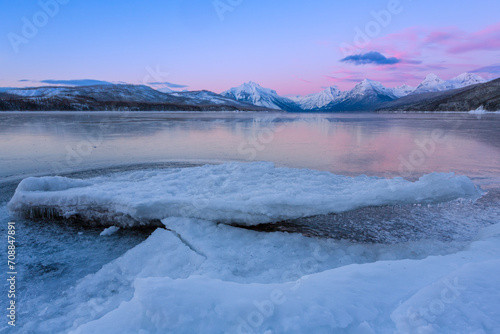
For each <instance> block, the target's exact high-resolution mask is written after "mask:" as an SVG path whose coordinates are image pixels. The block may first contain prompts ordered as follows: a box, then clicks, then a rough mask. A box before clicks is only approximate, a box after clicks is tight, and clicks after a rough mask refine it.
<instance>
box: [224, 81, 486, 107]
mask: <svg viewBox="0 0 500 334" xmlns="http://www.w3.org/2000/svg"><path fill="white" fill-rule="evenodd" d="M485 81H486V80H484V79H483V78H481V77H480V76H478V75H476V74H471V73H463V74H461V75H459V76H457V77H455V78H452V79H450V80H447V81H445V80H442V79H440V78H439V77H437V76H436V75H435V74H429V75H428V76H427V77H426V78H425V79H424V81H423V82H422V83H421V84H419V85H418V86H417V87H411V86H408V85H402V86H400V87H395V88H387V87H385V86H384V85H382V84H381V83H380V82H378V81H373V80H368V79H365V80H363V81H362V82H361V83H359V84H357V85H356V86H355V87H354V88H353V89H352V90H350V91H340V90H339V89H338V88H337V87H327V88H326V89H325V90H323V91H321V92H319V93H315V94H310V95H307V96H295V97H291V98H287V97H282V96H280V95H278V94H277V93H276V91H274V90H272V89H269V88H264V87H261V86H260V85H258V84H256V83H254V82H248V83H245V84H243V85H241V86H238V87H234V88H231V89H229V90H227V91H225V92H223V93H222V94H221V95H224V96H226V97H230V98H233V99H235V100H238V101H244V102H247V103H252V104H255V105H259V106H265V107H272V108H279V109H282V110H286V111H315V112H332V111H373V110H375V109H377V108H378V107H379V106H380V105H382V104H384V103H387V102H390V101H393V100H397V99H400V98H402V97H404V96H408V95H417V94H423V93H427V92H434V91H446V90H450V89H457V88H462V87H467V86H470V85H474V84H477V83H482V82H485Z"/></svg>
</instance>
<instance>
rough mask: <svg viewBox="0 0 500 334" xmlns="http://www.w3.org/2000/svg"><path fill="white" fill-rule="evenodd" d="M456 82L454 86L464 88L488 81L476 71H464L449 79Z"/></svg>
mask: <svg viewBox="0 0 500 334" xmlns="http://www.w3.org/2000/svg"><path fill="white" fill-rule="evenodd" d="M448 81H449V82H452V83H453V84H454V86H455V87H454V88H462V87H466V86H470V85H475V84H478V83H484V82H486V80H485V79H483V78H482V77H480V76H479V75H477V74H474V73H462V74H460V75H458V76H456V77H454V78H453V79H450V80H448Z"/></svg>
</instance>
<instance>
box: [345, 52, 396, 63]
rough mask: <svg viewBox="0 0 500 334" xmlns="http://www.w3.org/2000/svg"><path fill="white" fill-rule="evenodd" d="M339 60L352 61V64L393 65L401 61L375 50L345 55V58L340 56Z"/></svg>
mask: <svg viewBox="0 0 500 334" xmlns="http://www.w3.org/2000/svg"><path fill="white" fill-rule="evenodd" d="M340 61H341V62H345V63H352V64H354V65H367V64H375V65H394V64H397V63H399V62H401V60H400V59H398V58H396V57H389V58H387V57H386V56H384V55H383V54H381V53H380V52H377V51H370V52H367V53H361V54H355V55H351V56H347V57H345V58H342V59H341V60H340Z"/></svg>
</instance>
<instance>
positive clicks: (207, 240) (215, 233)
mask: <svg viewBox="0 0 500 334" xmlns="http://www.w3.org/2000/svg"><path fill="white" fill-rule="evenodd" d="M482 195H483V192H482V191H481V190H480V189H479V188H477V187H476V186H475V185H474V184H473V183H472V181H471V180H470V179H469V178H467V177H465V176H458V175H454V174H452V173H432V174H428V175H424V176H422V177H421V178H420V179H419V180H417V181H415V182H410V181H407V180H404V179H402V178H395V179H384V178H378V177H368V176H358V177H346V176H342V175H335V174H332V173H329V172H319V171H313V170H306V169H293V168H276V167H275V166H274V165H273V164H272V163H264V162H261V163H226V164H222V165H206V166H201V167H192V168H178V169H177V168H173V169H161V170H144V171H135V172H120V173H115V174H111V175H107V176H99V177H94V178H89V179H85V180H78V179H70V178H64V177H41V178H28V179H25V180H24V181H22V182H21V183H20V184H19V186H18V187H17V190H16V192H15V194H14V196H13V198H12V199H11V201H10V202H9V204H8V207H9V209H10V210H11V211H13V212H17V213H22V214H28V215H30V214H31V215H32V216H36V215H37V214H44V213H45V214H46V213H48V212H49V213H51V214H59V215H62V216H65V217H81V218H84V219H87V220H93V221H95V222H97V221H100V220H101V219H104V220H105V221H107V222H109V223H111V222H112V223H113V224H121V226H130V225H135V224H148V223H149V222H150V221H152V220H157V224H158V226H161V227H159V228H157V229H156V230H155V231H154V232H153V233H152V234H151V235H150V236H149V237H148V238H147V239H146V240H145V241H144V242H142V243H140V244H139V245H137V246H135V247H133V248H132V249H130V250H129V251H127V252H126V253H125V254H123V255H122V256H121V257H119V258H117V259H116V260H114V261H112V262H110V263H107V264H105V265H104V266H103V267H102V268H101V269H100V270H98V271H97V272H95V273H93V274H90V275H88V276H85V277H84V278H82V279H80V280H79V281H78V282H76V284H75V285H74V286H72V287H70V288H69V289H67V290H66V291H65V293H64V294H62V295H61V296H55V297H54V298H51V299H50V301H44V302H43V303H42V304H41V305H37V307H36V311H35V312H33V314H32V315H30V317H29V319H26V321H25V322H24V323H23V327H22V330H23V331H24V332H27V333H30V332H36V333H75V334H76V333H111V334H112V333H267V334H277V333H304V332H310V333H332V332H334V333H442V332H457V333H460V332H470V333H495V332H498V331H500V311H499V310H500V284H499V283H498V277H499V275H500V224H496V225H493V222H490V224H492V225H490V226H489V227H487V228H486V229H483V230H482V231H481V232H480V233H479V234H477V236H476V237H475V238H474V240H472V241H463V240H462V241H453V240H451V241H450V240H449V241H439V240H430V239H429V240H425V239H419V240H417V241H408V242H402V243H394V244H384V243H359V242H350V241H347V240H335V239H327V238H324V239H321V238H314V237H307V236H304V235H301V234H291V233H285V232H267V233H263V232H257V231H253V230H248V229H243V228H239V227H234V226H230V225H228V224H224V223H233V222H238V223H242V224H247V225H254V224H257V223H262V222H277V221H280V220H283V219H290V218H298V217H306V216H312V215H318V214H326V213H332V212H333V213H336V212H345V211H350V210H354V209H357V208H362V207H367V206H380V205H396V204H415V203H418V204H434V203H442V202H447V201H453V200H456V199H460V198H464V199H466V200H470V201H473V200H476V199H478V198H479V197H481V196H482ZM481 200H482V199H481ZM454 203H457V204H460V203H461V202H460V201H456V202H454ZM495 212H496V211H495ZM495 212H494V213H495ZM494 213H493V214H494ZM447 214H450V215H453V212H452V211H450V212H447ZM455 214H456V213H455ZM491 214H492V213H491V212H487V213H485V219H486V220H488V221H490V220H491V219H490V216H491ZM436 223H438V221H436ZM483 226H484V225H483ZM118 228H119V226H113V227H110V228H107V229H105V230H104V231H103V232H102V233H101V235H102V234H108V233H109V232H112V231H115V230H117V229H118ZM469 240H470V239H469Z"/></svg>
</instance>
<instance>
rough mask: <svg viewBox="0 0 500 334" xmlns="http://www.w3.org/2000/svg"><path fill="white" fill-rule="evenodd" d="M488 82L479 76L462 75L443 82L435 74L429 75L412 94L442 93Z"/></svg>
mask: <svg viewBox="0 0 500 334" xmlns="http://www.w3.org/2000/svg"><path fill="white" fill-rule="evenodd" d="M483 82H486V80H485V79H483V78H482V77H480V76H479V75H477V74H473V73H462V74H460V75H459V76H456V77H454V78H452V79H450V80H446V81H445V80H443V79H441V78H439V77H438V76H437V75H435V74H429V75H427V77H426V78H425V80H424V81H422V83H421V84H420V85H418V86H417V88H416V89H415V90H414V91H413V92H412V94H421V93H429V92H440V91H446V90H450V89H458V88H462V87H467V86H470V85H475V84H478V83H483Z"/></svg>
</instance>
